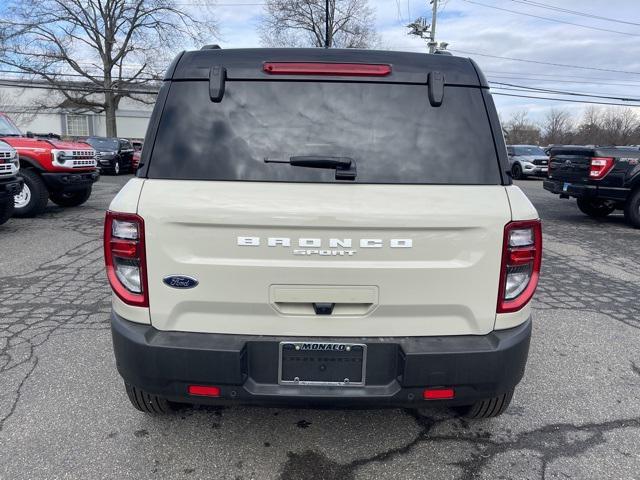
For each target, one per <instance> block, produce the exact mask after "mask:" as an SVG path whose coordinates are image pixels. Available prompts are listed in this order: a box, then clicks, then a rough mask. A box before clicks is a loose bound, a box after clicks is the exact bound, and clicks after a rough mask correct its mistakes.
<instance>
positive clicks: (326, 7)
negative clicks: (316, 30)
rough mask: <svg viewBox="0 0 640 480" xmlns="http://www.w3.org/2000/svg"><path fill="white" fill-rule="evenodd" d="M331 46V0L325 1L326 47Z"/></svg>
mask: <svg viewBox="0 0 640 480" xmlns="http://www.w3.org/2000/svg"><path fill="white" fill-rule="evenodd" d="M330 46H331V40H330V39H329V0H325V2H324V48H329V47H330Z"/></svg>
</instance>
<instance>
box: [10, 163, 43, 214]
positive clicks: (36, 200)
mask: <svg viewBox="0 0 640 480" xmlns="http://www.w3.org/2000/svg"><path fill="white" fill-rule="evenodd" d="M20 176H21V177H22V178H23V180H24V185H23V186H22V190H21V191H20V193H19V194H17V195H16V196H15V197H14V202H15V210H14V212H13V215H14V216H15V217H35V216H36V215H38V214H40V213H42V212H43V211H44V209H45V208H47V202H48V201H49V192H48V191H47V186H46V185H45V184H44V181H43V180H42V178H41V177H40V175H38V173H37V172H35V171H33V170H21V171H20Z"/></svg>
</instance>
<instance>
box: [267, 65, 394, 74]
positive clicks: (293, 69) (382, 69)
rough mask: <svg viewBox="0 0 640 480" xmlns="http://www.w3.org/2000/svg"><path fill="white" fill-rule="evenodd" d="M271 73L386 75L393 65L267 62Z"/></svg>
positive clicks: (268, 70) (268, 71)
mask: <svg viewBox="0 0 640 480" xmlns="http://www.w3.org/2000/svg"><path fill="white" fill-rule="evenodd" d="M262 70H263V71H264V72H265V73H269V74H271V75H333V76H337V77H385V76H387V75H389V74H390V73H391V65H388V64H379V63H320V62H265V63H264V64H263V65H262Z"/></svg>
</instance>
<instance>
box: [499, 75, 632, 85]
mask: <svg viewBox="0 0 640 480" xmlns="http://www.w3.org/2000/svg"><path fill="white" fill-rule="evenodd" d="M487 78H493V79H496V80H509V81H513V80H518V81H519V80H524V81H530V82H537V83H541V84H548V83H551V84H555V83H569V84H578V83H581V84H584V85H602V86H616V87H630V88H638V87H640V85H638V84H637V83H614V82H588V81H583V80H582V81H581V80H559V79H555V78H553V79H547V78H531V77H512V76H509V75H487Z"/></svg>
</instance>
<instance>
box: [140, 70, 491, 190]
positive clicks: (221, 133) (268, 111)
mask: <svg viewBox="0 0 640 480" xmlns="http://www.w3.org/2000/svg"><path fill="white" fill-rule="evenodd" d="M293 156H323V157H347V158H350V159H352V160H353V162H354V163H355V165H356V168H357V176H356V178H355V180H353V181H351V180H336V178H335V170H331V169H319V168H309V167H301V166H292V165H289V164H286V163H266V162H265V159H268V160H277V161H288V160H289V159H290V158H291V157H293ZM148 177H150V178H168V179H185V180H241V181H267V182H323V183H324V182H326V183H332V182H340V183H343V182H348V183H353V182H355V183H392V184H500V182H501V178H500V173H499V164H498V159H497V156H496V150H495V147H494V143H493V137H492V133H491V129H490V126H489V120H488V117H487V113H486V109H485V106H484V102H483V99H482V92H481V90H480V89H478V88H467V87H454V86H447V87H446V88H445V95H444V101H443V103H442V105H441V106H440V107H432V106H431V105H430V103H429V100H428V92H427V87H426V86H425V85H411V84H385V83H363V82H353V83H338V82H300V81H299V82H291V81H227V84H226V92H225V95H224V98H223V99H222V101H221V102H220V103H214V102H212V101H211V100H210V99H209V83H208V82H202V81H199V82H198V81H188V82H173V83H172V84H171V88H170V91H169V94H168V97H167V101H166V103H165V106H164V110H163V112H162V117H161V120H160V123H159V126H158V131H157V135H156V139H155V145H154V147H153V152H152V154H151V159H150V162H149V170H148Z"/></svg>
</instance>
